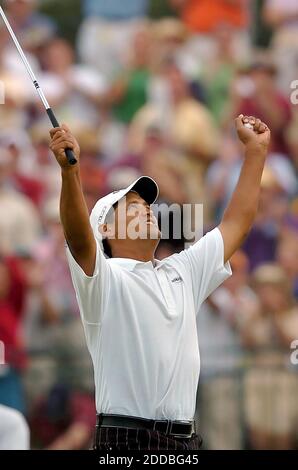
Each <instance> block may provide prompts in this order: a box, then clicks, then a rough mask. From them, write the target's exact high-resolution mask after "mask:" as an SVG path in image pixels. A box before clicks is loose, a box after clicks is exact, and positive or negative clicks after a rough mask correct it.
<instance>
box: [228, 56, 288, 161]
mask: <svg viewBox="0 0 298 470" xmlns="http://www.w3.org/2000/svg"><path fill="white" fill-rule="evenodd" d="M276 72H277V71H276V69H275V67H274V66H273V65H271V64H269V63H265V62H264V63H262V62H260V63H255V64H253V65H252V66H251V67H250V69H249V71H248V73H247V75H244V76H242V77H240V78H238V79H236V81H235V83H234V86H233V87H234V90H233V92H234V97H233V105H232V107H233V115H234V116H238V115H239V114H247V115H248V116H258V117H259V119H261V120H264V121H265V122H267V123H268V126H270V129H271V153H279V154H283V155H285V156H288V155H289V149H288V145H287V142H286V137H285V136H286V130H287V128H288V127H289V125H290V123H291V121H292V109H291V104H290V102H289V100H287V98H286V97H285V96H284V95H283V94H282V93H281V92H280V91H279V90H278V88H277V86H276Z"/></svg>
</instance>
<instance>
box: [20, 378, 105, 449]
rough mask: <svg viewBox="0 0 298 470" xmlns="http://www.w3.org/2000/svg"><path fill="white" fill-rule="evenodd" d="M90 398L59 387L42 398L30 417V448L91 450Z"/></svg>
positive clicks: (83, 393)
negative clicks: (32, 446) (31, 440)
mask: <svg viewBox="0 0 298 470" xmlns="http://www.w3.org/2000/svg"><path fill="white" fill-rule="evenodd" d="M95 414H96V412H95V406H94V398H93V396H92V395H91V394H89V393H87V392H83V391H75V390H70V389H69V388H68V387H67V386H66V385H63V384H59V385H56V386H54V387H53V388H52V390H51V391H50V393H49V394H48V396H47V397H46V398H42V399H41V400H40V402H39V403H38V404H37V406H36V408H35V410H34V411H33V413H32V416H31V419H30V420H29V422H30V425H31V426H30V427H31V430H32V437H33V445H35V446H36V445H37V446H38V447H42V448H47V449H48V450H83V449H89V448H90V447H91V446H92V436H93V430H94V426H95Z"/></svg>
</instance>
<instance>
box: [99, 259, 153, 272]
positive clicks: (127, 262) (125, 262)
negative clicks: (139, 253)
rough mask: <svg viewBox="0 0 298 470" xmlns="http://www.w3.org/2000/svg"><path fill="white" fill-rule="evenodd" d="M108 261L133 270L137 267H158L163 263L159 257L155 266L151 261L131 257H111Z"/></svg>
mask: <svg viewBox="0 0 298 470" xmlns="http://www.w3.org/2000/svg"><path fill="white" fill-rule="evenodd" d="M108 261H109V263H110V264H112V265H117V266H120V267H122V268H125V269H127V270H128V271H133V270H134V269H135V268H136V267H138V268H149V269H152V268H153V269H155V268H157V269H158V268H159V267H160V266H161V264H162V262H161V261H159V260H157V259H156V260H154V263H155V266H152V263H151V261H147V262H144V261H138V260H135V259H131V258H110V259H109V260H108Z"/></svg>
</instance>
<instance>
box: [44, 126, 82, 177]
mask: <svg viewBox="0 0 298 470" xmlns="http://www.w3.org/2000/svg"><path fill="white" fill-rule="evenodd" d="M50 135H51V138H52V140H51V144H50V149H51V150H52V152H53V154H54V155H55V157H56V160H57V162H58V163H59V165H60V166H61V168H72V167H71V166H70V165H69V163H68V160H67V158H66V155H65V150H66V149H71V150H72V151H73V152H74V154H75V157H76V159H77V160H78V161H79V158H80V147H79V144H78V142H77V140H76V139H75V137H74V136H73V135H72V133H71V131H70V129H69V128H68V127H67V125H66V124H63V125H62V127H55V128H54V129H51V131H50Z"/></svg>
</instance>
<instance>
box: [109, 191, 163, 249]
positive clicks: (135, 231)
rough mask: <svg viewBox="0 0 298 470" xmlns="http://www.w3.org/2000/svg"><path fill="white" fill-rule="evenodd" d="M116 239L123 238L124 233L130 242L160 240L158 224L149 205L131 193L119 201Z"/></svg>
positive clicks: (137, 195)
mask: <svg viewBox="0 0 298 470" xmlns="http://www.w3.org/2000/svg"><path fill="white" fill-rule="evenodd" d="M114 227H115V238H116V239H118V238H121V235H123V232H124V233H125V227H126V233H125V235H126V237H127V238H128V239H129V240H137V239H143V240H148V239H149V240H158V239H159V238H160V231H159V228H158V223H157V220H156V218H155V216H154V215H153V212H152V210H151V208H150V206H149V204H148V203H147V202H146V201H144V199H142V198H141V196H139V194H137V193H135V192H134V191H131V192H129V193H128V194H127V196H126V198H123V199H121V200H120V201H119V203H118V205H117V208H116V210H115V223H114Z"/></svg>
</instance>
